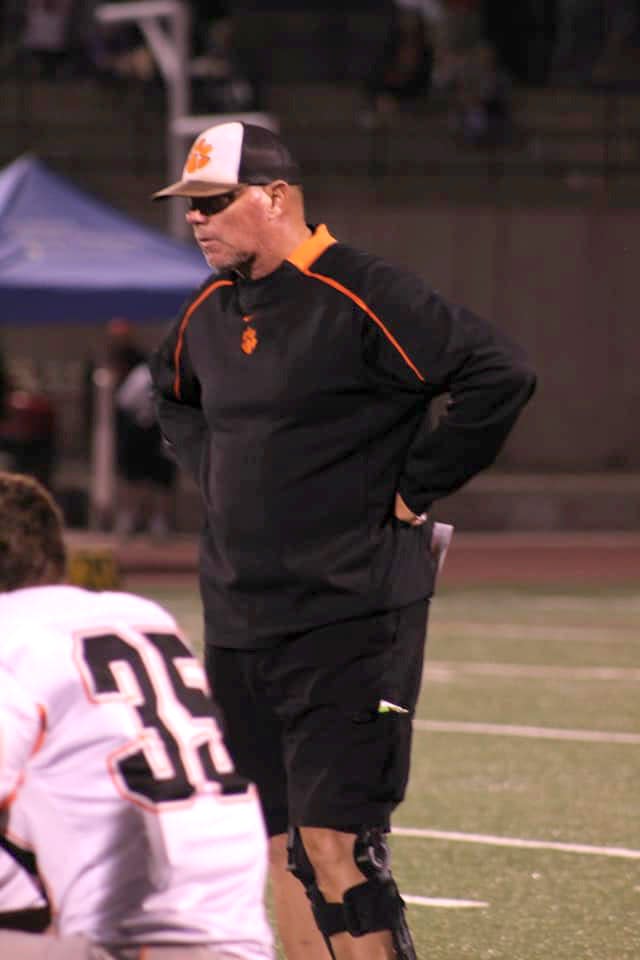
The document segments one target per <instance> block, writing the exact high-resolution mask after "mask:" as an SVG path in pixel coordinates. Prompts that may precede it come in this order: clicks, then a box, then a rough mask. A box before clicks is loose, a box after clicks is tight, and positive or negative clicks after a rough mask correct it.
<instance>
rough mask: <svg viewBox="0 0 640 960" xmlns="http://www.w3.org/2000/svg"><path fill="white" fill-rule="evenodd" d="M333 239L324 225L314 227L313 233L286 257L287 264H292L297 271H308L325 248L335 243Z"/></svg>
mask: <svg viewBox="0 0 640 960" xmlns="http://www.w3.org/2000/svg"><path fill="white" fill-rule="evenodd" d="M337 242H338V241H337V240H336V238H335V237H332V236H331V234H330V233H329V231H328V230H327V228H326V226H325V225H324V223H321V224H320V226H319V227H316V229H315V230H314V232H313V233H312V234H311V236H310V237H308V238H307V239H306V240H303V241H302V243H301V244H299V245H298V246H297V247H296V248H295V250H294V251H293V253H290V254H289V256H288V257H287V260H288V261H289V263H292V264H293V265H294V267H297V268H298V270H308V269H309V267H310V266H311V264H312V263H314V261H315V260H317V259H318V257H319V256H320V255H321V254H323V253H324V251H325V250H326V249H327V247H330V246H331V245H332V244H334V243H337Z"/></svg>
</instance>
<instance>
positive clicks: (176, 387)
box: [173, 280, 233, 400]
mask: <svg viewBox="0 0 640 960" xmlns="http://www.w3.org/2000/svg"><path fill="white" fill-rule="evenodd" d="M232 286H233V280H214V282H213V283H212V284H211V286H210V287H206V288H205V289H204V290H203V291H202V293H201V294H200V296H199V297H196V299H195V300H194V301H193V303H191V304H189V306H188V307H187V309H186V310H185V313H184V317H183V318H182V320H181V321H180V327H179V329H178V340H177V342H176V348H175V350H174V351H173V363H174V366H175V371H176V372H175V376H174V379H173V395H174V397H175V398H176V400H179V399H180V357H181V356H182V345H183V343H184V334H185V331H186V329H187V325H188V323H189V320H190V319H191V316H192V314H193V312H194V310H195V309H196V307H199V306H200V304H201V303H202V302H203V301H204V300H206V299H207V297H208V296H209V295H210V294H212V293H213V291H214V290H216V289H217V288H218V287H232Z"/></svg>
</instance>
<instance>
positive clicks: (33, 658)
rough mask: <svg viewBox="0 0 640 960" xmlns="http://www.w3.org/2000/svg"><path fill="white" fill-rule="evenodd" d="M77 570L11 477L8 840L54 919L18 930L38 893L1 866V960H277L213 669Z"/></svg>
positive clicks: (6, 483)
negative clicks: (70, 581)
mask: <svg viewBox="0 0 640 960" xmlns="http://www.w3.org/2000/svg"><path fill="white" fill-rule="evenodd" d="M65 567H66V556H65V544H64V537H63V529H62V516H61V513H60V510H59V509H58V507H57V505H56V504H55V502H54V501H53V499H52V498H51V496H50V494H49V493H48V492H47V491H46V490H45V489H44V487H42V486H41V485H40V484H39V483H38V482H37V481H36V480H34V479H33V478H30V477H26V476H22V475H20V474H14V473H7V472H0V622H1V623H2V634H1V636H0V742H1V743H2V747H3V749H2V752H1V753H0V832H2V833H3V834H4V837H3V846H5V848H6V849H8V850H9V852H11V854H12V855H13V856H14V859H15V860H16V862H18V863H21V864H24V865H25V866H27V867H28V868H29V869H30V870H31V871H32V873H35V875H36V876H38V877H39V878H40V880H41V881H42V889H46V891H47V894H48V896H49V897H50V900H51V905H52V908H53V909H52V911H51V921H52V925H51V928H50V929H49V930H48V931H47V935H45V936H40V935H36V934H34V933H27V932H22V931H23V930H24V929H25V928H26V929H27V930H33V929H34V922H35V921H36V920H38V922H40V923H41V922H42V917H43V912H44V910H43V907H42V903H41V896H39V888H38V887H37V886H36V887H35V888H34V886H33V884H32V883H30V882H29V881H28V880H27V879H26V878H24V879H23V881H22V884H21V885H20V883H19V877H16V876H15V868H14V869H12V868H11V865H10V864H9V865H8V864H7V861H6V858H4V856H3V857H2V858H0V924H1V923H2V919H3V917H4V920H5V927H4V928H3V927H2V926H0V956H1V957H3V960H134V958H139V957H142V956H143V955H144V957H145V958H146V960H272V956H273V954H272V946H271V939H272V938H271V933H270V930H269V927H268V924H267V920H266V915H265V910H264V901H263V896H264V883H265V876H266V838H265V832H264V822H263V819H262V815H261V812H260V806H259V803H258V800H257V797H256V795H255V790H254V788H253V787H252V786H251V785H250V784H249V783H248V782H247V781H246V780H244V779H243V778H241V777H239V776H238V775H237V774H236V773H235V771H234V769H233V766H232V764H231V761H230V759H229V757H228V755H227V752H226V750H225V748H224V745H223V743H222V737H221V734H220V730H219V728H218V725H217V721H216V712H215V708H214V705H213V702H212V701H211V699H210V696H209V692H208V688H207V682H206V678H205V676H204V671H203V668H202V665H201V664H200V662H199V661H198V660H197V659H196V657H195V656H194V654H193V653H192V651H191V650H190V648H189V646H188V645H187V643H186V642H185V640H184V638H183V637H182V635H181V633H180V630H179V628H178V626H177V624H176V623H175V621H174V620H173V618H172V617H171V616H170V615H169V614H168V613H167V612H166V611H165V610H164V609H163V608H162V607H160V606H158V605H157V604H155V603H152V602H151V601H149V600H145V599H143V598H142V597H139V596H134V595H132V594H125V593H115V592H96V591H89V590H84V589H81V588H79V587H75V586H68V585H65V584H64V583H63V581H64V577H65ZM20 914H22V916H20ZM21 921H24V922H25V923H24V927H21ZM45 922H46V918H45ZM7 927H11V928H12V929H7ZM17 927H19V928H20V929H16V928H17Z"/></svg>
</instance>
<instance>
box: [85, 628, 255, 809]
mask: <svg viewBox="0 0 640 960" xmlns="http://www.w3.org/2000/svg"><path fill="white" fill-rule="evenodd" d="M142 636H144V637H145V638H146V643H145V641H143V640H142ZM139 637H140V643H139V644H135V643H134V642H132V641H131V640H130V639H128V638H127V637H126V636H122V635H120V634H117V633H108V634H104V633H103V634H93V635H89V636H84V637H82V638H80V641H79V644H80V650H79V652H80V660H81V669H83V672H85V674H86V681H87V682H88V685H89V689H90V694H91V698H92V699H93V700H94V701H95V702H97V703H114V702H116V703H126V704H127V705H128V706H129V707H130V709H132V710H133V711H135V714H136V716H137V719H138V723H139V726H140V733H139V735H138V736H137V737H136V738H135V739H133V740H132V741H131V742H130V743H128V744H126V745H125V746H124V747H123V748H122V749H120V750H118V751H117V753H116V754H115V755H113V756H112V757H111V758H110V764H111V766H112V769H113V770H114V773H115V774H116V776H117V777H118V778H120V779H121V781H122V785H123V787H124V791H125V792H126V793H127V794H129V795H130V797H131V799H133V800H138V801H140V802H143V803H145V802H146V803H151V804H152V805H154V806H155V805H157V804H166V803H174V802H176V801H184V800H189V798H190V797H192V796H193V795H194V793H195V792H196V790H197V788H198V785H199V784H203V783H205V782H208V783H215V784H217V787H218V790H219V792H221V793H224V794H228V793H243V792H245V791H246V789H247V786H248V784H247V781H246V780H244V779H243V778H242V777H239V776H238V775H237V774H236V773H235V771H234V769H233V765H232V763H231V761H230V759H229V756H228V754H227V751H226V749H225V747H224V745H223V743H222V736H221V733H220V728H219V726H218V724H217V722H216V719H215V708H214V705H213V703H212V701H211V699H210V698H209V696H208V695H207V693H206V692H205V691H204V690H203V689H201V688H200V687H198V686H197V685H196V686H191V685H190V684H189V683H188V682H186V680H185V676H188V674H189V671H190V668H191V672H192V673H193V672H194V671H193V668H195V672H196V673H198V672H199V670H200V669H201V668H200V666H199V664H198V662H197V661H196V660H195V658H194V656H193V654H192V653H191V651H190V650H189V648H188V647H187V646H186V644H185V643H184V642H183V641H182V640H181V639H180V638H179V637H177V636H175V635H173V634H165V633H145V634H144V635H142V634H140V635H139ZM146 644H150V645H151V647H152V649H153V651H155V652H156V653H157V654H159V655H160V658H161V661H160V663H158V661H157V660H156V661H155V662H152V661H151V660H150V659H149V656H148V654H147V656H145V646H146ZM132 675H133V678H134V681H135V682H134V683H133V684H132V682H131V677H132Z"/></svg>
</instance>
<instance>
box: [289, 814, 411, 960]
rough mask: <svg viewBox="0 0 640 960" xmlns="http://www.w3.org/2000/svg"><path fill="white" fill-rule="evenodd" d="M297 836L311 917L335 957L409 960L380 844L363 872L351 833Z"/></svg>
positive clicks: (319, 831)
mask: <svg viewBox="0 0 640 960" xmlns="http://www.w3.org/2000/svg"><path fill="white" fill-rule="evenodd" d="M300 840H301V842H302V844H303V845H304V854H302V857H303V858H304V856H305V855H306V857H307V858H308V861H309V864H310V866H311V868H312V871H313V874H315V879H314V881H313V884H312V885H311V891H312V896H313V899H314V901H315V903H316V907H315V913H316V920H317V922H318V923H319V925H322V926H324V927H325V930H326V931H327V932H328V934H329V937H330V942H331V949H332V952H333V955H334V957H335V960H394V958H398V960H415V953H414V950H413V945H412V943H411V936H410V934H409V930H408V927H407V925H406V922H405V920H404V904H403V903H402V900H401V899H400V896H399V894H398V890H397V887H396V885H395V882H394V881H393V878H392V877H391V873H390V871H389V869H388V861H387V859H386V852H387V851H386V845H385V846H384V847H383V848H382V849H383V850H384V853H385V856H384V857H383V858H382V861H381V862H379V863H378V864H377V868H376V869H368V870H367V872H366V873H365V872H364V870H365V869H367V868H366V867H363V869H360V866H359V865H358V863H357V862H356V856H355V853H356V851H357V850H358V842H359V839H358V836H357V835H356V834H353V833H346V832H343V831H339V830H331V829H327V828H322V827H302V828H300ZM298 856H300V852H299V851H298ZM307 883H308V881H307ZM313 885H315V886H316V888H317V890H313ZM318 892H319V894H320V896H319V897H318ZM318 901H320V902H319V903H318ZM345 928H346V929H345Z"/></svg>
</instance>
